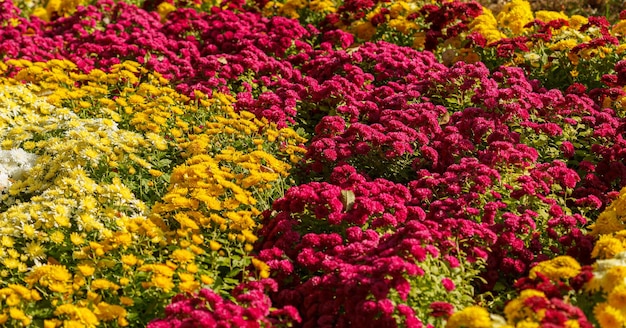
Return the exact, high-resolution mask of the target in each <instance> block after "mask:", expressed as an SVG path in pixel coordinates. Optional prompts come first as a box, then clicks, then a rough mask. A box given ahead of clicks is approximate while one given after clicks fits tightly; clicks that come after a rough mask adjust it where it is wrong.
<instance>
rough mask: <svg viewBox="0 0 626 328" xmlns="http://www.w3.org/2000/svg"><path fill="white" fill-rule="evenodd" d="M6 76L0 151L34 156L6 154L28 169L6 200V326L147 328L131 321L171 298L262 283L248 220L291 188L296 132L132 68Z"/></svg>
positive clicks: (22, 68) (21, 67)
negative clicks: (23, 293) (207, 289)
mask: <svg viewBox="0 0 626 328" xmlns="http://www.w3.org/2000/svg"><path fill="white" fill-rule="evenodd" d="M3 72H5V74H6V76H10V77H5V78H3V80H2V81H3V83H4V84H3V92H4V93H3V94H2V101H3V106H4V107H5V108H7V109H8V110H7V111H5V112H3V115H2V118H1V120H0V131H1V133H2V134H1V137H0V138H1V139H0V142H1V145H2V147H6V148H9V149H11V148H23V149H26V150H27V151H29V152H31V153H32V154H34V155H29V153H24V152H23V151H22V152H20V151H17V150H3V152H6V153H8V154H18V155H19V154H22V155H23V156H22V157H26V158H27V159H29V160H34V158H36V161H34V163H33V164H32V165H31V166H32V167H29V170H27V171H25V170H22V171H20V172H21V174H18V173H20V172H17V171H16V172H12V173H13V174H12V176H11V179H12V184H11V186H10V187H9V188H7V192H6V193H5V194H4V195H3V198H2V206H3V207H2V209H3V213H2V246H3V247H2V251H1V252H0V254H1V257H2V263H3V265H4V268H5V269H4V270H3V271H2V276H3V278H4V279H5V285H4V286H3V288H4V287H6V288H7V289H5V290H4V291H5V292H6V293H5V296H4V298H3V299H4V300H6V302H7V303H4V304H5V305H6V306H3V310H4V312H3V313H6V314H7V317H6V319H5V323H7V324H8V322H9V321H8V320H11V321H10V322H12V323H13V324H15V323H17V322H22V323H24V322H27V321H28V322H30V321H32V322H37V323H38V324H40V323H43V322H45V323H46V324H47V325H51V326H60V325H69V324H71V323H74V322H75V323H76V324H79V323H80V324H83V325H86V326H95V325H108V324H113V322H116V324H117V325H120V326H126V325H137V324H140V323H143V324H145V323H147V321H148V320H150V319H151V318H150V317H145V316H142V315H140V313H142V312H143V311H155V312H157V313H158V311H160V310H161V309H162V307H163V306H164V303H165V302H166V301H167V300H168V299H169V297H171V296H173V295H174V294H175V293H179V292H194V291H197V290H199V289H200V288H201V287H203V286H204V287H209V286H210V287H212V288H213V289H214V290H216V291H219V292H220V293H221V294H222V295H226V294H228V293H229V291H231V290H232V289H233V288H234V287H235V286H237V285H239V283H240V282H242V281H247V280H248V279H251V278H252V277H254V276H261V277H264V276H267V275H268V272H267V266H266V265H265V264H264V263H263V262H261V261H258V260H256V259H254V260H253V259H252V258H251V257H250V255H249V251H250V250H251V248H252V245H251V243H253V242H254V241H255V240H256V238H257V237H256V236H255V231H256V227H257V223H256V222H255V218H256V215H258V213H259V212H260V211H261V210H263V209H266V208H268V207H269V204H270V203H271V201H272V199H273V198H274V197H276V195H275V194H276V189H277V188H286V186H287V185H288V184H289V183H291V182H290V180H288V176H289V173H290V167H291V165H290V164H288V163H290V162H297V161H298V157H299V155H298V154H300V153H302V151H303V150H302V149H301V148H300V147H299V145H300V144H301V143H302V142H304V139H303V138H302V137H300V136H298V134H297V133H296V132H295V131H293V130H292V129H278V128H277V127H276V125H275V124H270V123H269V122H268V121H267V120H266V119H256V118H255V117H254V115H252V114H251V113H249V112H239V113H236V112H235V111H234V109H233V107H232V103H231V102H232V99H230V98H229V97H227V96H224V95H218V94H215V97H214V98H213V99H207V98H206V97H205V96H203V95H202V94H201V93H196V94H195V96H196V99H195V100H194V101H192V100H191V99H189V98H188V97H186V96H183V95H181V94H179V93H177V92H176V91H175V90H173V89H171V88H169V87H168V83H169V82H168V81H167V80H166V79H164V78H162V77H161V76H160V75H159V74H158V73H149V72H147V71H146V70H145V68H143V67H140V65H139V64H137V63H134V62H125V63H122V64H119V65H116V66H114V67H113V68H112V69H111V71H110V72H109V73H105V72H103V71H100V70H92V71H90V72H89V73H86V74H84V73H80V72H79V71H77V70H76V66H75V65H73V64H72V63H71V62H67V61H59V60H56V61H50V62H47V63H32V62H30V61H27V60H19V61H9V62H8V65H5V66H4V68H3ZM22 82H28V83H30V84H28V85H22V84H21V83H22ZM9 159H12V160H15V161H18V162H19V163H22V162H23V164H24V165H22V167H21V169H25V168H26V165H28V164H29V161H26V162H25V161H24V160H19V159H17V158H15V156H13V155H12V157H9ZM13 171H15V170H13ZM218 172H220V174H217V173H218ZM193 174H195V175H196V177H197V178H198V179H197V180H195V181H192V180H189V179H188V177H189V175H193ZM182 190H185V193H182ZM187 191H189V193H187ZM138 196H139V197H141V200H140V199H138V198H137V197H138ZM186 197H189V198H186ZM199 202H200V204H198V203H199ZM155 203H156V204H155ZM153 204H155V205H154V206H151V205H153ZM186 204H187V205H186ZM190 204H191V205H190ZM172 205H175V207H173V208H172V207H171V206H172ZM121 277H123V278H121ZM19 288H26V289H28V290H33V291H35V290H39V291H41V292H42V293H40V294H33V295H38V296H33V297H30V298H26V297H25V296H19V295H21V294H19V293H21V289H19ZM9 291H13V292H9ZM44 291H45V292H44ZM12 295H13V296H12ZM17 296H19V297H20V298H16V297H17ZM50 304H53V305H52V306H51V305H50ZM44 309H45V311H44V312H41V311H42V310H44ZM16 311H21V312H20V313H23V315H24V316H23V317H22V316H16V315H13V316H11V313H14V314H15V313H17V312H16Z"/></svg>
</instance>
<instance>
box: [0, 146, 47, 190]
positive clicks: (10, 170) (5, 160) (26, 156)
mask: <svg viewBox="0 0 626 328" xmlns="http://www.w3.org/2000/svg"><path fill="white" fill-rule="evenodd" d="M37 157H38V156H37V155H35V154H31V153H28V152H26V151H25V150H24V149H21V148H14V149H11V150H0V192H4V191H6V190H8V189H9V187H10V186H11V184H12V180H18V179H21V178H22V177H23V176H24V174H25V173H26V172H27V171H28V170H30V169H31V168H32V167H33V166H34V165H35V162H36V161H37Z"/></svg>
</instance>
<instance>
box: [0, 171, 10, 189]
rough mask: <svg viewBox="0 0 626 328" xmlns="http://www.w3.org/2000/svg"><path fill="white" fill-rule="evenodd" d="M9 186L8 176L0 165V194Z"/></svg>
mask: <svg viewBox="0 0 626 328" xmlns="http://www.w3.org/2000/svg"><path fill="white" fill-rule="evenodd" d="M9 186H11V180H9V175H8V174H7V173H6V172H5V171H4V167H2V165H0V193H1V192H3V191H5V190H6V189H8V188H9Z"/></svg>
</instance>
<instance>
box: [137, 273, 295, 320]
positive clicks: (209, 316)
mask: <svg viewBox="0 0 626 328" xmlns="http://www.w3.org/2000/svg"><path fill="white" fill-rule="evenodd" d="M266 289H273V290H276V283H275V282H273V281H272V280H271V279H265V280H261V281H258V282H250V283H247V284H245V285H241V286H238V287H237V289H236V290H235V291H234V293H233V296H234V298H235V299H236V301H237V303H234V302H231V301H227V300H224V299H223V298H221V297H220V296H219V295H217V294H216V293H214V292H213V291H211V290H210V289H202V290H200V291H199V292H198V293H196V294H194V295H192V296H189V295H183V294H180V295H177V296H175V297H174V298H173V299H172V302H171V303H170V304H169V305H168V306H167V307H166V308H165V315H166V317H165V318H163V319H157V320H154V321H152V322H150V323H149V324H148V328H179V327H259V324H263V325H268V326H272V325H276V324H279V323H280V324H284V325H287V324H294V323H297V322H300V316H299V315H298V312H297V311H295V309H294V308H291V307H285V308H284V309H280V310H277V309H271V308H270V306H271V301H270V299H269V297H268V296H267V293H266Z"/></svg>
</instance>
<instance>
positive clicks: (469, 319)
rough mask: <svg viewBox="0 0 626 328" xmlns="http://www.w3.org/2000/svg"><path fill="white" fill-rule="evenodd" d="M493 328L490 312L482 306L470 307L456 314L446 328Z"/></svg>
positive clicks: (449, 320)
mask: <svg viewBox="0 0 626 328" xmlns="http://www.w3.org/2000/svg"><path fill="white" fill-rule="evenodd" d="M461 327H465V328H491V318H490V316H489V312H488V311H487V310H486V309H484V308H482V307H480V306H469V307H466V308H465V309H463V310H461V311H459V312H455V313H454V314H453V315H452V316H451V317H450V319H448V322H447V323H446V328H461Z"/></svg>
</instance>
